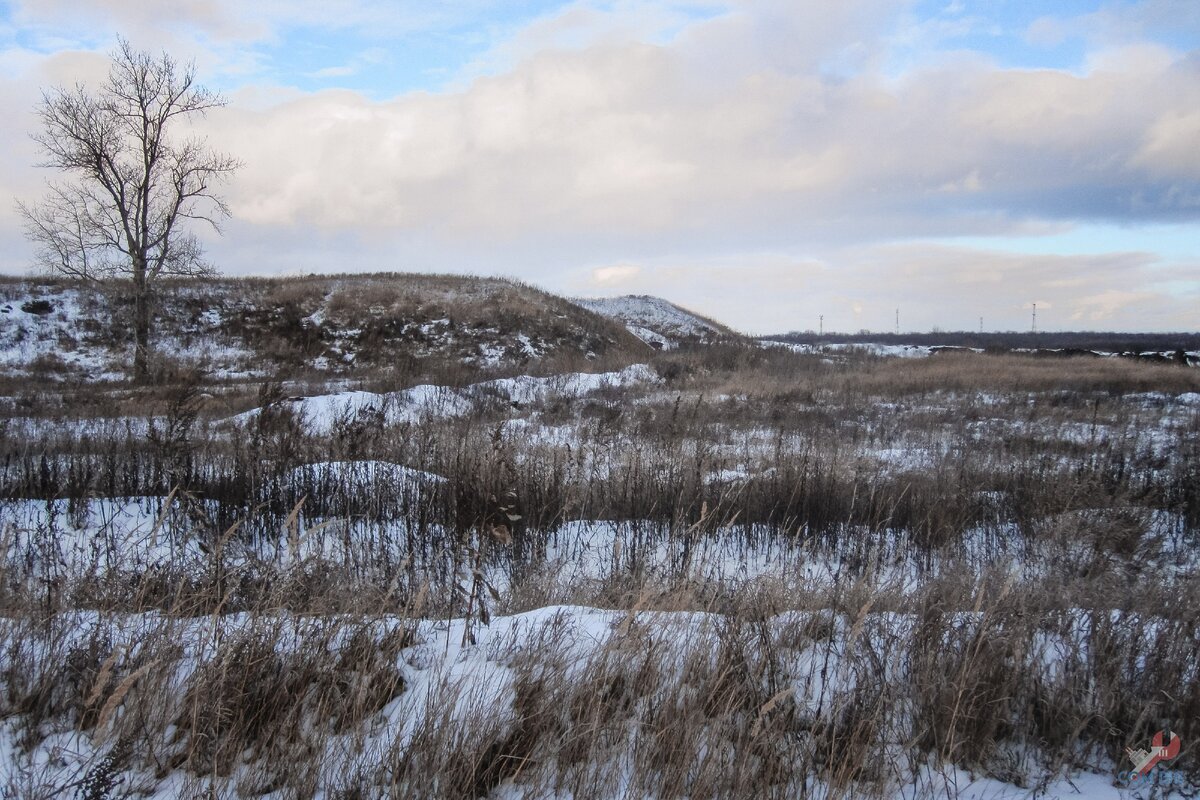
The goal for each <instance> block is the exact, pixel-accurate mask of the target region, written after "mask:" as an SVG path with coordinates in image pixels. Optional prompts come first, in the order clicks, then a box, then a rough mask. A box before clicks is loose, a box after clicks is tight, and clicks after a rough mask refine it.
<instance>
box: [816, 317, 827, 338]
mask: <svg viewBox="0 0 1200 800" xmlns="http://www.w3.org/2000/svg"><path fill="white" fill-rule="evenodd" d="M818 319H819V320H820V322H819V324H818V326H817V335H818V336H824V335H825V315H824V314H822V315H821V316H820V317H818Z"/></svg>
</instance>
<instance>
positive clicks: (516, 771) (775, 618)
mask: <svg viewBox="0 0 1200 800" xmlns="http://www.w3.org/2000/svg"><path fill="white" fill-rule="evenodd" d="M448 280H449V279H448ZM451 288H452V287H451ZM376 300H377V301H378V303H379V304H381V305H385V304H389V303H391V304H396V303H402V302H404V300H403V297H402V295H400V294H396V295H392V294H389V295H388V296H386V297H384V296H379V297H376V298H374V300H372V302H375V301H376ZM353 302H354V303H361V302H366V298H357V299H355V300H354V301H353ZM334 306H336V304H331V307H334ZM650 367H651V369H649V370H646V371H645V372H631V373H621V374H622V375H635V376H637V378H636V380H632V379H620V378H618V377H617V374H616V373H614V376H613V377H611V378H609V379H603V380H601V379H595V380H593V379H591V378H587V379H584V378H573V379H561V380H557V381H546V382H540V383H539V382H536V381H532V380H527V379H515V380H511V381H493V382H491V383H477V384H475V385H471V380H470V379H469V378H467V377H464V378H463V379H461V380H458V381H456V382H454V385H453V386H448V387H446V388H445V389H442V390H438V392H437V394H436V398H437V402H436V403H432V402H425V401H422V400H420V398H425V397H427V396H430V393H429V391H428V390H422V392H421V393H414V392H411V391H410V392H408V393H405V392H404V391H395V390H403V389H407V387H406V386H405V385H404V384H398V385H397V384H389V386H388V389H389V391H391V392H392V393H391V394H384V393H378V394H370V395H365V394H361V393H360V394H356V395H353V396H350V395H338V396H337V397H336V398H333V399H329V400H325V399H322V398H310V399H309V400H307V401H303V402H295V401H292V400H289V397H292V396H294V394H295V393H296V392H293V391H288V390H286V389H297V388H298V387H299V388H308V389H309V392H308V393H313V394H315V393H317V391H318V390H317V388H316V385H315V384H313V385H310V386H309V387H302V386H299V385H292V386H290V387H286V389H285V387H283V386H281V385H279V384H262V385H250V386H242V387H241V388H239V389H238V390H237V391H233V392H230V391H228V390H227V389H223V388H221V387H215V386H212V385H211V384H208V385H201V384H189V383H187V382H181V383H176V384H172V385H165V386H160V387H156V388H154V389H146V390H135V389H130V388H121V387H114V388H112V389H111V390H110V391H109V392H108V393H107V394H105V393H103V392H100V393H96V392H94V393H93V396H92V397H91V398H90V400H91V406H90V408H91V410H90V411H83V412H80V411H78V408H79V407H80V406H81V405H82V398H81V397H79V396H78V395H77V394H73V393H72V390H70V389H69V388H66V389H64V388H58V389H55V390H53V391H51V390H48V389H46V388H44V387H41V388H39V387H28V388H26V389H24V390H23V391H22V390H18V389H16V388H14V389H13V390H11V391H10V395H9V400H8V403H7V404H6V405H5V407H4V410H3V419H0V445H2V447H3V452H4V458H3V461H2V462H0V470H2V476H3V481H2V483H0V487H2V490H3V491H2V499H0V520H2V521H3V528H2V530H3V534H2V536H0V567H2V569H0V641H3V646H0V652H2V653H3V654H4V655H3V657H2V658H0V686H2V687H3V688H2V692H0V787H3V789H2V791H4V792H5V793H6V795H11V796H13V797H21V798H25V797H28V798H33V797H51V796H62V795H68V794H70V793H74V794H76V795H77V796H82V797H91V798H102V797H111V798H115V797H127V796H158V797H171V796H196V797H199V796H222V797H225V796H228V797H233V796H269V797H314V796H320V797H330V798H332V797H344V798H350V797H377V796H385V795H387V796H396V797H444V798H463V797H492V798H517V797H528V798H535V797H537V798H541V797H563V798H567V797H572V798H581V797H589V798H590V797H612V798H624V797H648V798H650V797H652V798H684V797H686V798H734V797H738V798H740V797H781V798H783V797H787V798H791V797H822V798H824V797H899V796H903V797H945V798H953V797H959V796H961V797H1001V796H1012V797H1022V796H1030V795H1031V793H1032V794H1033V795H1035V796H1060V795H1066V794H1070V792H1071V791H1072V789H1071V787H1072V786H1073V787H1075V789H1076V790H1077V791H1078V793H1079V796H1086V797H1103V796H1111V797H1117V796H1120V791H1121V787H1120V786H1119V785H1117V784H1118V783H1119V782H1118V781H1117V775H1118V773H1119V772H1121V771H1124V770H1127V769H1128V764H1127V763H1126V756H1125V752H1124V750H1125V748H1126V747H1143V746H1147V743H1148V742H1149V739H1150V736H1151V735H1152V734H1153V733H1154V732H1155V731H1157V730H1159V729H1161V728H1163V727H1164V726H1169V727H1170V728H1171V729H1172V730H1174V731H1176V732H1177V733H1178V734H1179V735H1180V736H1181V737H1182V741H1183V751H1182V753H1181V754H1180V756H1179V757H1178V758H1177V759H1176V760H1175V761H1174V762H1172V763H1171V765H1170V769H1171V770H1172V772H1171V773H1170V774H1171V775H1172V776H1178V780H1179V781H1181V782H1183V784H1184V785H1183V786H1182V788H1180V787H1175V790H1176V791H1178V792H1179V793H1180V796H1190V795H1189V794H1188V793H1189V792H1191V793H1193V794H1194V792H1195V786H1196V781H1197V780H1198V779H1200V762H1198V761H1197V754H1198V753H1200V744H1197V743H1198V742H1200V675H1198V668H1200V667H1198V664H1200V662H1198V660H1197V655H1198V653H1200V573H1198V565H1200V559H1198V558H1197V556H1196V553H1197V534H1198V533H1200V371H1197V370H1195V369H1190V368H1187V367H1173V366H1166V365H1151V364H1142V363H1137V362H1132V361H1121V360H1109V359H1079V360H1076V359H1066V360H1056V361H1053V362H1047V361H1044V360H1037V359H1032V358H1027V357H1020V356H990V355H976V354H944V355H938V356H935V357H931V358H928V359H914V360H906V361H898V360H886V359H884V360H881V359H875V358H851V359H848V360H846V361H844V362H841V363H825V362H824V361H823V360H822V359H821V358H818V357H816V356H808V355H801V354H796V353H793V352H790V351H787V350H783V349H772V348H756V347H748V346H733V345H730V346H711V347H707V348H700V349H694V350H685V351H676V352H671V353H659V354H654V355H653V360H652V361H650ZM486 377H487V376H486V375H480V376H478V379H482V378H486ZM421 402H424V404H423V405H421V404H419V403H421ZM47 409H56V410H55V411H53V412H48V411H47ZM253 409H260V410H257V411H256V410H253ZM247 410H250V413H248V414H246V413H242V412H246V411H247ZM235 415H240V416H235ZM1164 768H1165V767H1164ZM1188 787H1191V788H1188ZM1162 788H1163V787H1159V788H1158V789H1155V791H1159V792H1160V793H1161V791H1162ZM1167 788H1168V789H1170V788H1171V787H1167ZM1006 792H1007V793H1009V794H1005V793H1006Z"/></svg>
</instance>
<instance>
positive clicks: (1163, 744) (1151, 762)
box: [1125, 729, 1182, 778]
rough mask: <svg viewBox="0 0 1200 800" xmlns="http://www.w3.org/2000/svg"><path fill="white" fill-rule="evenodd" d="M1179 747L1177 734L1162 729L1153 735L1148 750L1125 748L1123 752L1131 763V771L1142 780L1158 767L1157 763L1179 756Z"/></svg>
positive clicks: (1179, 742) (1180, 743)
mask: <svg viewBox="0 0 1200 800" xmlns="http://www.w3.org/2000/svg"><path fill="white" fill-rule="evenodd" d="M1181 745H1182V742H1181V741H1180V739H1179V734H1177V733H1172V732H1171V731H1170V729H1164V730H1161V731H1159V732H1158V733H1156V734H1154V738H1153V739H1151V740H1150V749H1149V750H1133V749H1132V748H1128V747H1127V748H1125V752H1126V753H1127V754H1128V755H1129V760H1130V761H1132V762H1133V771H1134V772H1135V773H1136V774H1137V776H1138V777H1139V778H1144V777H1146V776H1147V775H1149V774H1150V770H1152V769H1154V768H1155V767H1156V766H1157V765H1158V762H1160V761H1170V760H1171V759H1172V758H1174V757H1175V756H1177V755H1179V748H1180V746H1181Z"/></svg>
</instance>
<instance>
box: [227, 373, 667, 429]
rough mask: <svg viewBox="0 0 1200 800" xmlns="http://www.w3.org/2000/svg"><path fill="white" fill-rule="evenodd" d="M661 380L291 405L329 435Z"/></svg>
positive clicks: (352, 396)
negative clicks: (345, 428) (353, 425)
mask: <svg viewBox="0 0 1200 800" xmlns="http://www.w3.org/2000/svg"><path fill="white" fill-rule="evenodd" d="M659 381H660V379H659V377H658V374H657V373H656V372H655V371H654V370H653V369H652V368H651V367H649V366H647V365H646V364H634V365H633V366H630V367H626V368H625V369H623V370H621V371H620V372H603V373H590V372H573V373H568V374H565V375H553V376H550V377H546V378H534V377H530V376H528V375H522V376H519V377H516V378H498V379H496V380H490V381H483V382H481V383H474V384H471V385H469V386H466V387H463V388H461V389H456V388H453V387H450V386H434V385H429V384H422V385H420V386H414V387H412V388H411V389H404V390H403V391H399V392H388V393H384V394H377V393H374V392H361V391H355V392H338V393H336V394H327V395H318V396H315V397H302V398H297V399H294V400H291V401H289V407H290V408H291V410H292V411H293V412H294V413H296V414H298V415H300V416H301V418H302V419H303V420H304V421H305V423H306V425H307V427H308V430H309V431H310V432H311V433H314V434H327V433H329V432H330V431H332V430H333V429H334V427H335V426H336V425H337V424H338V423H339V422H342V421H349V422H353V421H355V420H362V421H371V422H376V423H379V424H385V425H397V424H401V423H405V422H418V421H420V420H422V419H427V418H430V417H457V416H464V415H466V414H469V413H470V412H471V411H473V410H474V409H476V408H478V407H479V406H480V405H482V404H484V403H487V402H496V401H501V402H507V403H510V404H512V405H517V406H523V405H529V404H532V403H535V402H540V401H545V400H548V399H550V398H561V399H574V398H580V397H585V396H587V395H589V394H591V393H593V392H597V391H600V390H602V389H622V388H629V387H632V386H636V385H646V384H653V383H657V382H659ZM260 413H261V409H257V408H256V409H251V410H250V411H246V412H244V413H242V414H238V415H237V416H235V417H233V418H232V419H233V420H234V421H235V422H238V423H242V424H245V423H248V422H251V421H253V420H254V419H256V418H257V417H258V415H259V414H260Z"/></svg>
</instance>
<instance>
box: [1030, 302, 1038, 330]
mask: <svg viewBox="0 0 1200 800" xmlns="http://www.w3.org/2000/svg"><path fill="white" fill-rule="evenodd" d="M1030 330H1031V331H1032V332H1033V333H1037V303H1034V304H1033V327H1032V328H1031V329H1030Z"/></svg>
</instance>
